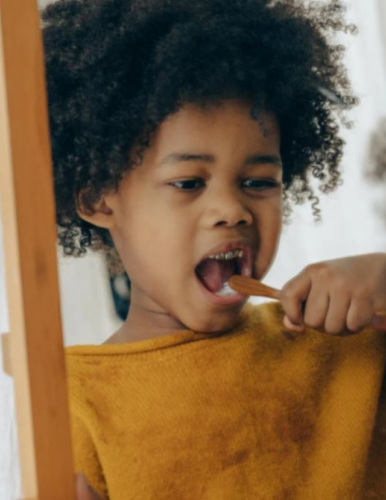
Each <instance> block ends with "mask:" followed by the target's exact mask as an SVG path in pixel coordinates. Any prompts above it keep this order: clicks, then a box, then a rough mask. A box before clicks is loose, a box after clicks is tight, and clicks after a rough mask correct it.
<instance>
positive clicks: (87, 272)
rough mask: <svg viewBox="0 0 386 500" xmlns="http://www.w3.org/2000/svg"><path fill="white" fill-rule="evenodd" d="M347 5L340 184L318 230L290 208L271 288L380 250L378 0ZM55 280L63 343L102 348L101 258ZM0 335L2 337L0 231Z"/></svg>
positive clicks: (8, 434)
mask: <svg viewBox="0 0 386 500" xmlns="http://www.w3.org/2000/svg"><path fill="white" fill-rule="evenodd" d="M41 3H42V4H43V3H48V1H45V2H41ZM347 3H348V5H349V6H350V12H349V16H350V19H352V20H353V22H355V23H356V24H357V25H358V27H359V29H360V32H359V35H357V36H355V37H345V40H344V42H345V43H347V44H348V46H349V50H348V56H347V61H348V65H349V73H350V76H351V79H352V82H353V87H354V89H355V91H356V92H357V94H358V95H359V97H360V98H361V104H360V106H359V107H358V108H357V109H356V111H355V113H354V114H353V119H354V122H355V127H354V128H353V129H352V130H350V131H346V132H345V136H346V139H347V148H346V154H345V159H344V162H343V166H344V185H343V186H342V187H341V188H339V189H338V190H337V192H336V193H334V194H333V195H330V196H328V197H323V196H321V205H322V215H323V222H322V223H321V224H315V223H314V222H313V219H312V215H311V209H310V207H309V206H304V207H300V208H298V209H296V211H295V213H294V214H293V216H292V224H291V225H290V226H288V227H286V228H285V230H284V233H283V237H282V242H281V246H280V249H279V252H278V256H277V260H276V262H275V264H274V266H273V267H272V270H271V271H270V273H269V275H268V276H267V278H266V282H267V283H269V284H271V285H273V286H278V287H280V286H281V285H283V284H284V282H285V281H287V280H288V279H289V278H291V277H293V276H294V275H295V274H296V273H297V272H299V271H300V270H301V269H302V268H303V267H304V266H305V265H307V264H308V263H310V262H315V261H318V260H324V259H328V258H335V257H339V256H344V255H353V254H358V253H365V252H372V251H386V226H385V221H382V218H381V217H380V216H379V215H378V213H377V209H376V206H377V204H378V203H379V202H382V201H383V198H385V189H384V187H381V186H376V185H374V184H372V183H371V182H370V181H368V180H367V179H366V178H365V171H366V169H367V168H368V158H369V155H368V141H369V136H370V134H371V133H372V131H373V130H375V128H376V126H377V123H378V121H379V119H380V118H381V117H383V116H386V35H385V34H384V33H385V32H386V2H385V0H366V1H364V0H349V1H348V2H347ZM60 277H61V295H62V316H63V318H64V321H63V326H64V333H65V338H66V343H67V344H69V343H71V344H72V343H100V342H102V341H103V340H104V338H106V337H108V336H109V335H110V334H111V333H112V332H113V331H114V329H115V328H116V326H117V319H116V317H115V316H114V312H113V309H112V303H111V299H110V296H109V292H108V285H107V279H106V271H105V268H104V265H103V262H102V260H101V258H98V257H96V256H94V257H93V258H89V259H82V260H79V261H73V262H71V261H69V260H65V261H64V262H61V263H60ZM96 311H97V312H98V316H96V314H95V312H96ZM0 331H1V332H3V331H8V318H7V306H6V299H5V283H4V260H3V252H2V238H1V228H0ZM0 349H1V348H0ZM1 359H2V356H1V352H0V443H1V446H0V500H14V499H16V498H20V497H21V485H20V475H19V465H18V456H17V433H16V419H15V409H14V402H13V386H12V379H11V378H10V377H9V376H7V375H6V374H4V373H3V371H2V365H1Z"/></svg>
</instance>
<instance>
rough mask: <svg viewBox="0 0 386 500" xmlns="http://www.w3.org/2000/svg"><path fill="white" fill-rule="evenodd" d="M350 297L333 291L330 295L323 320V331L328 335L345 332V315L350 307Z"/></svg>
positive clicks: (346, 315)
mask: <svg viewBox="0 0 386 500" xmlns="http://www.w3.org/2000/svg"><path fill="white" fill-rule="evenodd" d="M350 303H351V298H350V296H349V295H347V294H344V293H340V294H337V293H333V294H331V296H330V302H329V306H328V311H327V315H326V319H325V322H324V331H325V332H326V333H329V334H330V335H340V334H342V333H349V332H347V327H346V325H347V317H348V311H349V308H350Z"/></svg>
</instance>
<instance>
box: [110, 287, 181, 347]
mask: <svg viewBox="0 0 386 500" xmlns="http://www.w3.org/2000/svg"><path fill="white" fill-rule="evenodd" d="M133 292H134V290H132V293H131V300H130V311H129V314H128V316H127V319H126V321H125V322H124V324H123V325H122V326H121V328H120V329H119V330H118V331H117V332H115V333H114V334H113V335H112V336H111V337H110V338H109V339H108V340H107V341H106V342H105V344H123V343H127V342H137V341H140V340H148V339H153V338H158V337H163V336H165V335H170V334H173V333H176V332H180V331H181V330H186V329H187V328H186V326H185V325H183V324H182V323H181V322H179V321H178V320H177V319H176V318H174V317H173V316H171V315H170V314H168V313H167V312H165V311H164V310H162V309H161V308H160V307H159V306H157V305H156V304H143V303H141V301H140V300H138V299H137V297H136V295H137V294H136V293H135V292H134V293H133Z"/></svg>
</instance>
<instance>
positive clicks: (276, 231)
mask: <svg viewBox="0 0 386 500" xmlns="http://www.w3.org/2000/svg"><path fill="white" fill-rule="evenodd" d="M281 228H282V211H281V204H280V203H277V204H276V205H274V206H273V207H271V209H270V210H269V211H267V214H266V216H264V217H260V220H259V224H258V232H259V241H260V243H259V251H258V255H257V263H256V264H257V269H256V271H257V275H258V277H261V276H263V275H264V274H265V273H266V272H267V271H268V269H269V267H270V265H271V264H272V261H273V259H274V258H275V255H276V250H277V247H278V243H279V240H280V234H281Z"/></svg>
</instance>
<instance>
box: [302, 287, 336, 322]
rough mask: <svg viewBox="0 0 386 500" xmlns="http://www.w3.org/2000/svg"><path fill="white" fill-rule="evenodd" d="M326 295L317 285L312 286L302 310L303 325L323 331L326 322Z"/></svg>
mask: <svg viewBox="0 0 386 500" xmlns="http://www.w3.org/2000/svg"><path fill="white" fill-rule="evenodd" d="M329 302H330V299H329V296H328V293H327V292H326V291H324V290H322V289H320V288H319V287H318V286H317V285H314V286H312V288H311V291H310V293H309V295H308V298H307V301H306V303H305V308H304V324H305V325H307V326H309V327H310V328H314V329H315V330H323V329H324V323H325V321H326V316H327V311H328V306H329Z"/></svg>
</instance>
